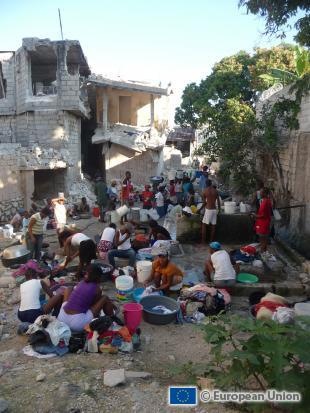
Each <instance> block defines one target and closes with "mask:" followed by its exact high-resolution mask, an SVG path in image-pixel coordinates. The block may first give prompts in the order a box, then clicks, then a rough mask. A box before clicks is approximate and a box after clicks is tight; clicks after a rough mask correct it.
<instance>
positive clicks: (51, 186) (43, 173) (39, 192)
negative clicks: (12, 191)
mask: <svg viewBox="0 0 310 413" xmlns="http://www.w3.org/2000/svg"><path fill="white" fill-rule="evenodd" d="M65 177H66V169H55V170H50V169H40V170H37V171H34V198H35V199H36V200H40V201H41V200H43V199H46V198H55V197H57V196H58V192H64V191H65Z"/></svg>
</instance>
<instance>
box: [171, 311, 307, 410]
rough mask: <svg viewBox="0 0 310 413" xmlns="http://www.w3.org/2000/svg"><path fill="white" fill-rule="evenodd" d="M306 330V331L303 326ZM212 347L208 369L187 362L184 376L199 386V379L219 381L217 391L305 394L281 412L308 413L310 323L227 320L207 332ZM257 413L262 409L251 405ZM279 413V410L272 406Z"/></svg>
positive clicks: (213, 322)
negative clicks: (198, 377) (292, 392)
mask: <svg viewBox="0 0 310 413" xmlns="http://www.w3.org/2000/svg"><path fill="white" fill-rule="evenodd" d="M301 325H302V327H301ZM201 328H202V330H203V332H204V338H205V340H206V342H207V343H208V344H210V345H211V351H210V353H209V355H210V357H211V358H210V359H208V360H207V367H205V366H201V369H200V372H199V371H198V370H197V368H198V365H193V364H192V363H187V364H186V365H184V366H183V371H182V370H181V368H179V370H178V372H179V373H180V372H182V373H183V374H188V375H189V377H190V378H191V380H192V381H191V382H193V376H194V375H196V377H197V376H199V375H200V376H205V377H208V378H209V379H213V380H214V382H215V388H219V389H221V390H223V391H229V390H232V391H246V390H253V391H254V390H258V391H265V390H267V389H276V390H278V391H282V390H286V391H294V392H297V391H298V392H300V393H301V394H302V402H301V403H299V404H294V406H292V405H287V404H285V405H284V404H282V405H281V406H278V407H281V409H283V410H288V411H294V412H296V413H298V412H306V411H307V410H306V409H307V406H309V403H310V368H309V363H310V354H309V351H308V343H309V339H310V321H309V318H307V317H305V318H300V320H299V322H298V323H296V324H294V325H283V324H278V323H275V322H273V321H259V320H252V319H250V318H249V319H246V318H240V317H239V316H237V315H231V314H230V315H221V316H219V317H214V318H211V319H210V322H209V323H208V324H206V325H204V326H203V327H201ZM245 407H246V408H247V409H248V410H250V411H254V410H257V409H260V408H266V406H262V405H259V404H258V405H255V406H254V405H252V406H251V405H246V406H245ZM272 409H273V411H274V410H276V406H273V407H272Z"/></svg>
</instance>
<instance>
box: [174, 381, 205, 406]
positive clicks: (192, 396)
mask: <svg viewBox="0 0 310 413" xmlns="http://www.w3.org/2000/svg"><path fill="white" fill-rule="evenodd" d="M197 393H198V391H197V387H196V386H170V387H169V390H168V403H169V406H183V407H192V406H197V404H198V396H197Z"/></svg>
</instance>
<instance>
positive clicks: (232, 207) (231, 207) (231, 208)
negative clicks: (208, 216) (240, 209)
mask: <svg viewBox="0 0 310 413" xmlns="http://www.w3.org/2000/svg"><path fill="white" fill-rule="evenodd" d="M224 212H225V214H234V213H235V212H236V202H224Z"/></svg>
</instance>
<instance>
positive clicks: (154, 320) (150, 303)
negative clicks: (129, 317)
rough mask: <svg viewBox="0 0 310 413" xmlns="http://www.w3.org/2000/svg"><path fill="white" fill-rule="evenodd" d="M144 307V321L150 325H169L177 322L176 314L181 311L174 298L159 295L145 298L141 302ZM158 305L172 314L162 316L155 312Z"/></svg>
mask: <svg viewBox="0 0 310 413" xmlns="http://www.w3.org/2000/svg"><path fill="white" fill-rule="evenodd" d="M140 304H141V305H142V307H143V319H144V321H146V322H147V323H150V324H157V325H163V324H169V323H172V322H173V321H175V320H176V314H177V312H178V311H179V310H180V305H179V303H178V302H177V301H175V300H173V299H172V298H169V297H165V296H158V295H150V296H148V297H143V298H142V299H141V301H140ZM157 305H163V306H165V307H166V308H168V309H169V310H171V311H172V312H171V313H169V314H160V313H158V312H156V311H153V308H154V307H156V306H157Z"/></svg>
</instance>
